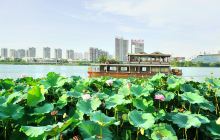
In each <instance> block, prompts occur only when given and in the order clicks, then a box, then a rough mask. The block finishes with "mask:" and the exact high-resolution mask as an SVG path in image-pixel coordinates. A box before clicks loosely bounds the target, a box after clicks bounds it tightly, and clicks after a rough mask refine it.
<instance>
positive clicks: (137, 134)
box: [136, 128, 139, 140]
mask: <svg viewBox="0 0 220 140" xmlns="http://www.w3.org/2000/svg"><path fill="white" fill-rule="evenodd" d="M138 134H139V128H138V129H137V137H136V140H138Z"/></svg>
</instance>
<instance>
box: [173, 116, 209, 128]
mask: <svg viewBox="0 0 220 140" xmlns="http://www.w3.org/2000/svg"><path fill="white" fill-rule="evenodd" d="M171 120H172V121H173V123H174V124H177V125H178V126H179V127H180V128H185V129H189V128H191V127H192V126H193V127H196V128H199V127H200V126H201V124H207V123H209V119H208V118H207V117H205V116H202V115H200V114H191V113H190V112H184V113H176V114H175V113H174V114H172V115H171Z"/></svg>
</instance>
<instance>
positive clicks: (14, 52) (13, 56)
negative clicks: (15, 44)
mask: <svg viewBox="0 0 220 140" xmlns="http://www.w3.org/2000/svg"><path fill="white" fill-rule="evenodd" d="M9 57H10V58H13V59H14V58H17V51H16V50H15V49H10V50H9Z"/></svg>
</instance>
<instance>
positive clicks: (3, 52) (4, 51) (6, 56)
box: [1, 48, 8, 58]
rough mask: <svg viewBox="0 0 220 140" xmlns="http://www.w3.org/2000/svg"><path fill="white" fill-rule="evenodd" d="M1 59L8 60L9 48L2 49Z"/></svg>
mask: <svg viewBox="0 0 220 140" xmlns="http://www.w3.org/2000/svg"><path fill="white" fill-rule="evenodd" d="M1 57H2V58H8V49H7V48H1Z"/></svg>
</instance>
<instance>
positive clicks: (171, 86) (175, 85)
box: [167, 76, 185, 90]
mask: <svg viewBox="0 0 220 140" xmlns="http://www.w3.org/2000/svg"><path fill="white" fill-rule="evenodd" d="M184 83H185V80H184V79H183V78H179V77H175V76H171V77H168V79H167V84H168V90H176V89H179V88H180V86H181V85H182V84H184Z"/></svg>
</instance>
